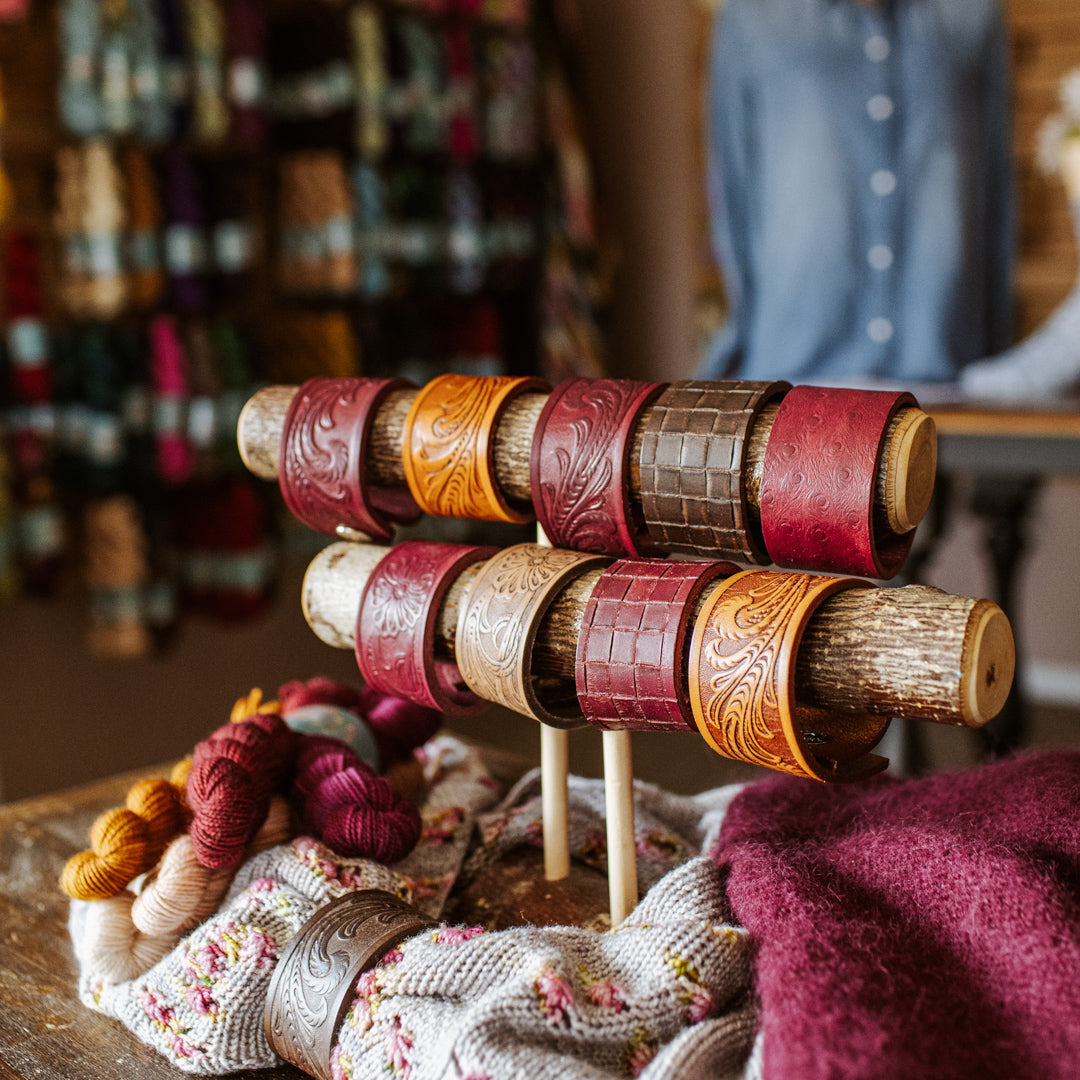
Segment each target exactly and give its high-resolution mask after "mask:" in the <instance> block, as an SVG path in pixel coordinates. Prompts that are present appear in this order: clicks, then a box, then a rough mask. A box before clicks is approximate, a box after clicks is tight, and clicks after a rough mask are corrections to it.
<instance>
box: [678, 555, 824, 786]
mask: <svg viewBox="0 0 1080 1080" xmlns="http://www.w3.org/2000/svg"><path fill="white" fill-rule="evenodd" d="M755 578H758V580H757V583H756V584H755V585H754V586H753V587H751V588H750V589H749V590H748V591H747V592H745V593H744V592H742V591H741V590H735V589H731V590H728V591H726V592H725V593H724V595H723V597H722V598H721V599H720V602H719V603H718V604H717V605H716V607H715V608H714V609H713V611H712V613H711V615H710V618H709V630H710V631H711V635H707V637H706V640H705V642H703V644H702V648H701V652H700V660H701V663H702V665H703V668H704V667H706V666H707V668H708V671H709V672H711V674H708V675H705V674H703V675H702V677H701V678H700V681H699V686H700V687H701V692H702V699H703V701H702V712H703V714H704V717H705V722H706V724H707V726H708V729H709V733H710V734H711V735H712V737H713V739H715V741H716V743H717V745H718V746H719V747H720V748H722V750H723V752H724V753H725V754H727V755H728V756H730V757H733V758H736V759H738V760H740V761H749V762H750V763H751V764H754V765H763V766H765V767H767V768H770V769H780V770H782V771H784V772H793V773H795V774H797V775H800V776H805V775H806V773H805V771H804V770H802V769H801V768H799V767H798V766H797V764H796V763H795V762H794V760H793V758H792V754H791V748H790V747H789V745H788V740H787V737H786V735H785V733H784V731H783V728H782V725H781V717H780V708H781V702H780V700H779V694H780V693H781V692H782V688H781V687H779V686H778V684H777V679H776V674H777V668H778V666H779V663H780V654H781V651H782V650H783V649H784V647H785V639H786V636H787V631H788V628H789V627H790V625H791V619H792V617H793V615H794V614H795V612H796V611H797V610H798V609H799V607H800V605H801V604H802V603H803V602H804V601H805V599H806V597H807V595H808V594H809V591H810V589H811V588H812V587H813V584H814V581H815V580H816V579H814V578H813V577H811V576H810V575H808V574H791V575H786V576H784V575H768V576H761V577H760V578H759V577H758V576H757V575H755ZM706 686H707V688H708V693H707V695H706Z"/></svg>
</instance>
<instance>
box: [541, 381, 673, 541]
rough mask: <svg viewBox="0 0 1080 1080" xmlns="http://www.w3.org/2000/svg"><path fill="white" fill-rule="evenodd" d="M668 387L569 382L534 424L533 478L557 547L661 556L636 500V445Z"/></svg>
mask: <svg viewBox="0 0 1080 1080" xmlns="http://www.w3.org/2000/svg"><path fill="white" fill-rule="evenodd" d="M666 385H667V384H666V383H646V382H634V381H632V380H629V379H565V380H563V381H562V382H561V383H559V384H558V385H557V386H556V387H555V389H554V390H553V391H552V392H551V395H550V396H549V397H548V400H547V404H546V405H545V406H544V410H543V412H541V413H540V418H539V420H538V421H537V424H536V434H535V436H534V437H533V444H532V454H531V458H530V463H529V465H530V467H529V479H530V484H531V486H532V497H533V506H534V507H535V509H536V517H537V519H538V521H539V522H540V525H541V527H542V528H543V530H544V532H545V533H546V534H547V537H548V539H549V540H550V541H551V543H552V544H553V545H554V546H555V547H562V548H571V549H572V550H574V551H592V552H600V553H602V554H607V555H629V556H632V557H636V558H639V557H641V556H643V555H647V554H649V553H650V552H652V551H655V546H654V545H653V544H652V543H651V542H650V541H649V536H648V533H647V531H646V530H645V524H644V521H643V520H638V521H635V520H634V515H633V512H632V506H631V500H630V460H629V459H630V446H631V442H632V439H633V434H634V428H635V427H636V426H637V422H638V418H639V417H640V416H641V413H642V411H643V410H644V409H645V407H646V406H647V405H648V404H649V403H650V402H652V401H654V400H655V399H656V397H657V396H658V395H659V394H660V393H661V391H662V390H663V389H664V387H665V386H666Z"/></svg>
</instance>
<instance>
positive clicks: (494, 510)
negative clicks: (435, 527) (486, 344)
mask: <svg viewBox="0 0 1080 1080" xmlns="http://www.w3.org/2000/svg"><path fill="white" fill-rule="evenodd" d="M550 389H551V387H550V386H549V385H548V384H547V383H546V382H544V381H543V379H531V378H511V377H509V376H492V377H484V376H476V375H455V374H450V375H439V376H438V377H437V378H434V379H432V380H431V381H430V382H429V383H428V384H427V385H426V386H424V387H422V388H421V389H420V391H419V392H418V393H417V395H416V398H415V400H414V401H413V404H412V407H411V408H410V409H409V413H408V415H407V416H406V417H405V430H404V435H403V440H402V454H403V464H404V466H405V477H406V479H407V481H408V484H409V490H410V491H411V492H412V494H413V497H414V498H415V499H416V502H417V503H418V504H419V505H420V507H421V508H422V509H423V510H424V512H425V513H428V514H433V515H435V516H436V517H454V518H470V519H472V520H477V521H516V522H525V521H532V520H533V517H534V515H533V512H532V507H531V506H511V504H510V503H509V502H508V501H507V500H506V498H505V497H504V496H503V494H502V492H501V491H500V490H499V486H498V484H497V483H496V481H495V465H494V461H493V449H494V436H495V427H496V425H497V424H498V422H499V417H500V415H501V414H502V412H503V410H504V409H505V408H506V406H507V404H508V403H509V402H510V401H512V400H513V399H514V398H515V397H516V396H517V395H518V394H523V393H526V392H528V391H533V392H539V393H543V392H546V391H548V390H550Z"/></svg>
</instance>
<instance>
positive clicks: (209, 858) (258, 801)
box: [186, 713, 296, 870]
mask: <svg viewBox="0 0 1080 1080" xmlns="http://www.w3.org/2000/svg"><path fill="white" fill-rule="evenodd" d="M295 738H296V736H295V735H294V733H293V732H292V731H291V730H290V729H289V728H288V726H287V725H286V724H285V722H284V721H283V720H282V719H281V717H280V716H277V715H275V714H273V713H258V714H256V715H255V716H252V717H251V718H250V719H248V720H243V721H241V722H240V723H237V724H232V723H230V724H226V725H225V726H224V727H220V728H218V729H217V730H216V731H215V732H214V733H213V734H212V735H211V736H210V737H209V738H207V739H204V740H203V741H202V742H201V743H199V745H198V746H196V747H195V752H194V754H193V755H192V766H191V772H190V773H189V775H188V780H187V788H186V793H187V800H188V806H189V807H190V808H191V813H192V821H191V828H190V830H189V834H190V836H191V840H192V846H193V849H194V852H195V855H196V858H198V860H199V862H201V863H202V864H203V866H206V867H208V868H209V869H211V870H217V869H221V868H224V867H234V866H236V864H237V863H239V862H240V860H241V859H242V858H243V856H244V848H245V847H246V846H247V844H248V842H249V841H250V840H251V838H252V837H253V836H254V835H255V833H256V831H257V830H258V829H259V827H260V826H261V825H262V823H263V822H264V821H265V819H266V815H267V810H268V807H269V803H270V796H271V795H272V794H273V793H274V791H275V789H276V788H277V786H278V784H280V783H281V781H282V779H283V777H284V774H285V772H286V770H287V769H288V768H289V766H290V765H291V763H292V759H293V753H294V747H295Z"/></svg>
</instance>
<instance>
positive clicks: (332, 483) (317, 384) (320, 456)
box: [278, 378, 420, 541]
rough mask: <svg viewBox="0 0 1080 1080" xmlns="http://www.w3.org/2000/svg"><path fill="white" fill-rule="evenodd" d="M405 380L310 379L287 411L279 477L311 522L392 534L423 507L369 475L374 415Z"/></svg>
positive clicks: (378, 535) (292, 503)
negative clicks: (369, 478) (367, 463)
mask: <svg viewBox="0 0 1080 1080" xmlns="http://www.w3.org/2000/svg"><path fill="white" fill-rule="evenodd" d="M412 385H413V384H412V383H410V382H408V381H407V380H405V379H330V378H316V379H308V381H307V382H305V383H304V384H303V385H302V386H301V387H300V389H299V390H297V392H296V394H295V396H294V397H293V399H292V402H291V403H290V405H289V411H288V413H287V414H286V416H285V428H284V431H283V433H282V438H281V451H280V457H279V461H278V484H279V486H280V487H281V494H282V497H283V498H284V500H285V505H286V506H288V508H289V509H290V510H291V511H292V513H293V514H294V515H295V516H296V517H297V518H298V519H299V520H300V521H302V522H303V523H304V524H305V525H307V526H308V527H309V528H312V529H315V530H316V531H317V532H322V533H327V534H329V535H330V536H340V535H341V530H342V529H343V528H344V529H355V530H357V531H359V532H362V533H364V534H366V535H367V536H369V537H371V539H372V540H380V541H385V540H390V539H392V538H393V535H394V527H393V523H394V522H412V521H415V520H416V519H417V518H418V517H419V516H420V508H419V507H418V506H417V505H416V502H415V500H414V499H413V498H412V496H411V495H410V494H409V493H408V491H407V490H405V489H401V490H391V489H389V488H373V487H371V486H369V485H368V484H367V483H366V482H365V479H364V464H365V458H366V454H367V444H368V439H369V438H370V435H371V421H372V418H373V417H374V416H375V413H376V412H377V410H378V408H379V405H380V404H381V403H382V402H383V400H384V399H385V398H386V395H387V394H389V393H390V392H391V391H393V390H401V389H406V388H408V387H411V386H412Z"/></svg>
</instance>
